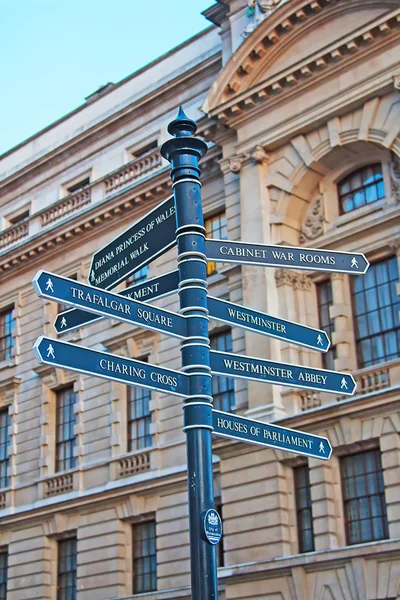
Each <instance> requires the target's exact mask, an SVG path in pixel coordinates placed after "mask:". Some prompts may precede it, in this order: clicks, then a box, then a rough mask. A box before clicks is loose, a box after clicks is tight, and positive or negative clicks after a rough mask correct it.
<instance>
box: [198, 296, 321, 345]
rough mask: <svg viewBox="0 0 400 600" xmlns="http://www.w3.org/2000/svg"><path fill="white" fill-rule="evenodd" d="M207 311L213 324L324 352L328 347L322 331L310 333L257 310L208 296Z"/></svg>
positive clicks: (298, 326) (301, 327) (317, 330)
mask: <svg viewBox="0 0 400 600" xmlns="http://www.w3.org/2000/svg"><path fill="white" fill-rule="evenodd" d="M208 310H209V313H210V317H211V318H212V319H215V320H216V321H222V322H223V323H230V324H232V325H236V326H237V327H243V328H244V329H249V330H250V331H256V332H257V333H262V334H264V335H268V336H270V337H275V338H278V339H280V340H287V341H288V342H292V343H293V344H298V345H299V346H306V347H307V348H313V349H314V350H321V351H322V352H326V351H327V350H328V348H329V346H330V343H331V342H330V340H329V338H328V336H327V334H326V333H325V331H322V330H320V329H312V327H307V326H306V325H299V324H298V323H292V322H291V321H285V320H284V319H278V318H277V317H271V315H267V314H265V313H262V312H258V311H257V310H252V309H251V308H247V307H245V306H239V305H238V304H233V303H232V302H227V301H226V300H220V299H219V298H213V297H212V296H209V297H208Z"/></svg>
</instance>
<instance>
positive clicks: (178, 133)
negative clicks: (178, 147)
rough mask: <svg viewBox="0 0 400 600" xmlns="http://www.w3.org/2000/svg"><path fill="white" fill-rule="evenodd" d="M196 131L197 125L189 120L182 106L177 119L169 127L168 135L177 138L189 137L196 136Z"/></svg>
mask: <svg viewBox="0 0 400 600" xmlns="http://www.w3.org/2000/svg"><path fill="white" fill-rule="evenodd" d="M196 130H197V124H196V123H195V121H192V119H189V117H188V116H187V115H186V114H185V112H184V110H183V108H182V106H180V107H179V111H178V114H177V116H176V119H175V120H174V121H171V123H170V124H169V125H168V133H170V134H171V135H173V136H175V137H189V136H191V135H194V134H195V133H196Z"/></svg>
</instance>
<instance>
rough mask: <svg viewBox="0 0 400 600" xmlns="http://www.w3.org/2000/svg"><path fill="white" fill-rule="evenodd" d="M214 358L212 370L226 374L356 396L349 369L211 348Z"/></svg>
mask: <svg viewBox="0 0 400 600" xmlns="http://www.w3.org/2000/svg"><path fill="white" fill-rule="evenodd" d="M210 359H211V371H212V372H213V373H216V374H218V375H225V376H226V377H240V378H242V379H253V380H255V381H263V382H264V383H276V384H278V385H287V386H289V387H296V388H304V389H306V390H318V391H322V392H330V393H332V394H340V395H341V396H352V395H353V394H354V392H355V391H356V382H355V381H354V377H353V376H352V375H350V374H349V373H339V372H337V371H328V370H327V369H312V368H311V367H301V366H300V365H292V364H288V363H280V362H279V363H278V362H273V361H271V360H263V359H262V358H253V357H249V356H242V355H241V354H230V353H229V352H219V351H218V350H212V351H211V352H210Z"/></svg>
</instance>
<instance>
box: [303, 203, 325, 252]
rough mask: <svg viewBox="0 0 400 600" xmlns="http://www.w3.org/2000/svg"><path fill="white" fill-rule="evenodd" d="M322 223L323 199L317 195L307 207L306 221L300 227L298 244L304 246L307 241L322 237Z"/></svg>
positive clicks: (323, 214) (323, 219)
mask: <svg viewBox="0 0 400 600" xmlns="http://www.w3.org/2000/svg"><path fill="white" fill-rule="evenodd" d="M324 222H325V210H324V198H323V195H322V194H318V195H317V197H316V198H315V200H314V201H313V202H311V204H310V206H309V207H308V210H307V216H306V219H305V221H304V223H303V225H302V226H301V232H300V235H299V241H300V244H304V243H305V242H306V241H307V240H315V238H317V237H319V236H320V235H322V234H323V233H324Z"/></svg>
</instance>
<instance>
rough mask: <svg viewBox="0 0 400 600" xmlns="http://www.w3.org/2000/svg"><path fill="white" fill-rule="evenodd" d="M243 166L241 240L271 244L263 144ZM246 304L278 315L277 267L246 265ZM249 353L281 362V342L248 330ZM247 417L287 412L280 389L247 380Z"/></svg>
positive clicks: (247, 344)
mask: <svg viewBox="0 0 400 600" xmlns="http://www.w3.org/2000/svg"><path fill="white" fill-rule="evenodd" d="M243 158H244V160H243V162H242V164H241V168H240V167H239V168H240V209H241V240H242V241H244V242H252V243H255V242H256V243H263V244H272V243H273V240H272V236H271V230H272V228H271V213H272V206H271V202H270V198H269V193H268V189H267V185H266V177H267V161H268V156H267V154H266V153H265V152H264V150H263V148H262V147H261V146H257V147H256V148H254V150H253V151H252V152H250V153H249V154H248V155H246V156H244V157H243ZM242 285H243V305H244V306H249V307H251V308H253V309H255V310H259V311H262V312H266V313H270V314H271V315H276V316H278V315H279V314H280V311H279V301H278V293H277V288H276V281H275V272H274V269H272V268H269V267H256V266H254V267H253V266H243V267H242ZM245 342H246V354H247V355H248V356H256V357H259V358H265V359H269V360H274V361H280V348H279V342H278V341H277V340H275V339H273V338H269V337H266V336H261V335H259V334H257V333H252V332H249V331H246V333H245ZM248 405H249V410H248V416H249V417H254V418H260V417H261V418H265V419H276V418H279V417H283V416H284V415H285V411H284V408H283V406H282V402H281V397H280V388H279V386H276V385H267V384H265V383H258V382H253V381H250V382H249V383H248Z"/></svg>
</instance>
